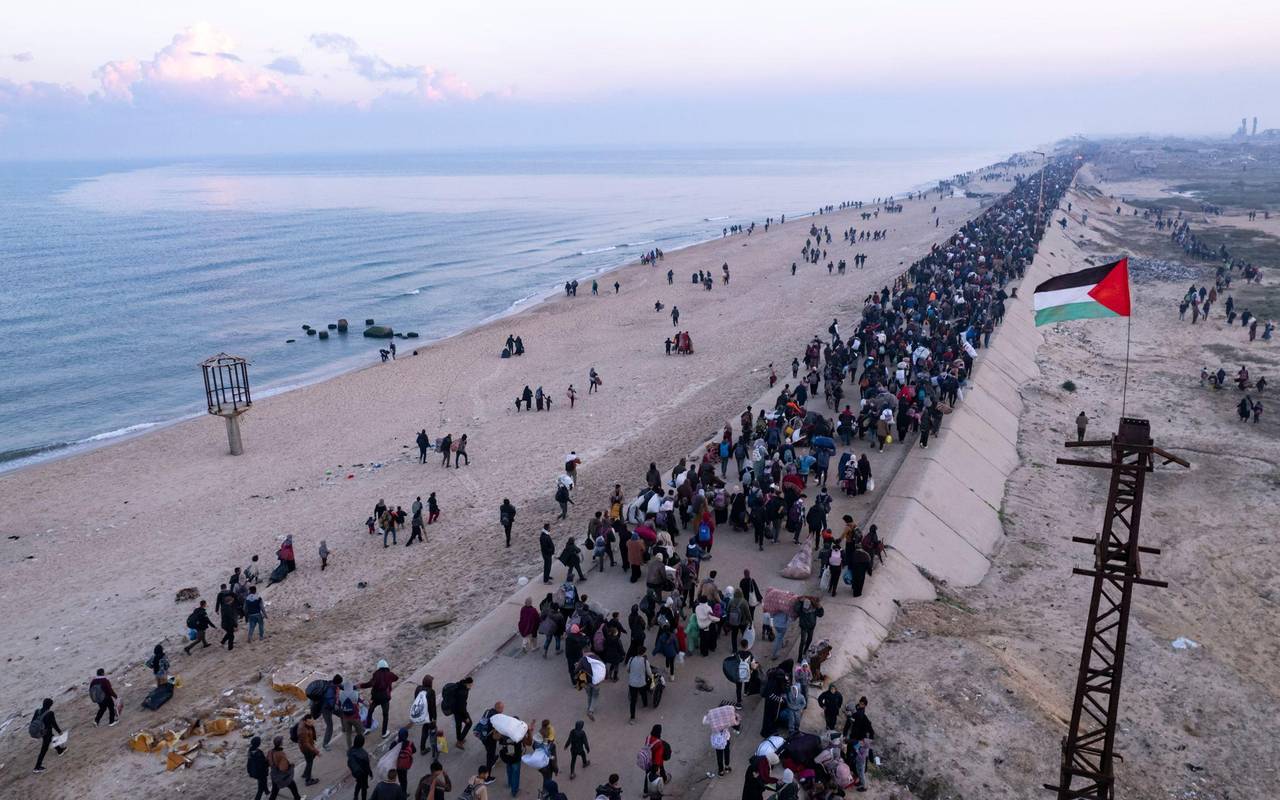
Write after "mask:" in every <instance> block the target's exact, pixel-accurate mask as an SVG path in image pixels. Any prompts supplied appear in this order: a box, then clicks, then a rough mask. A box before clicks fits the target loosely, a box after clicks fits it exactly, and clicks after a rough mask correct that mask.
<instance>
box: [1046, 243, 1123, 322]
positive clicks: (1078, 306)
mask: <svg viewBox="0 0 1280 800" xmlns="http://www.w3.org/2000/svg"><path fill="white" fill-rule="evenodd" d="M1034 300H1035V307H1036V325H1047V324H1049V323H1051V322H1063V321H1065V320H1069V319H1090V318H1093V317H1127V316H1129V259H1127V258H1122V259H1120V260H1119V261H1112V262H1111V263H1110V264H1103V265H1102V266H1100V267H1090V268H1089V269H1082V270H1080V271H1079V272H1068V273H1067V274H1066V275H1058V276H1057V277H1054V278H1050V279H1049V280H1047V281H1045V282H1044V283H1042V284H1040V285H1039V286H1037V287H1036V291H1035V295H1034Z"/></svg>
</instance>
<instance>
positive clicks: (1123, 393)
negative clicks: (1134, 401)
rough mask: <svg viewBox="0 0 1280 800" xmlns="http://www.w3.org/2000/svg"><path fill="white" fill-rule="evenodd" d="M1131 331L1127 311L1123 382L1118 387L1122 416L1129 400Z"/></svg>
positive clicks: (1130, 316)
mask: <svg viewBox="0 0 1280 800" xmlns="http://www.w3.org/2000/svg"><path fill="white" fill-rule="evenodd" d="M1132 333H1133V312H1132V311H1130V312H1129V316H1127V317H1125V325H1124V384H1123V385H1122V386H1121V388H1120V416H1121V417H1123V416H1124V412H1125V408H1126V405H1127V403H1128V400H1129V338H1130V334H1132Z"/></svg>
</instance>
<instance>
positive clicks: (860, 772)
mask: <svg viewBox="0 0 1280 800" xmlns="http://www.w3.org/2000/svg"><path fill="white" fill-rule="evenodd" d="M844 736H845V739H846V740H848V741H849V742H851V743H852V746H853V752H854V757H855V758H854V771H855V773H856V774H857V776H858V791H860V792H865V791H866V790H867V755H868V754H870V752H871V742H872V741H873V740H874V739H875V738H876V729H875V728H874V727H873V726H872V725H871V720H870V719H868V718H867V698H866V697H865V696H864V697H859V698H858V702H857V704H856V705H855V706H854V707H853V711H851V712H850V713H849V716H848V718H847V719H845V723H844Z"/></svg>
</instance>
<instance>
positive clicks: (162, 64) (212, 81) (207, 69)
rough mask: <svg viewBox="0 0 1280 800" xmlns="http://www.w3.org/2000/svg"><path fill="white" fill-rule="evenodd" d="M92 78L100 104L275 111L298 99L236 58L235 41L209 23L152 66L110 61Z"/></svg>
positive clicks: (186, 34) (180, 38) (177, 40)
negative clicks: (190, 105)
mask: <svg viewBox="0 0 1280 800" xmlns="http://www.w3.org/2000/svg"><path fill="white" fill-rule="evenodd" d="M94 77H95V78H97V79H98V85H99V91H98V95H99V96H100V97H101V98H102V99H105V100H110V101H116V102H121V103H130V104H136V103H139V102H145V101H148V100H152V99H160V100H164V101H167V102H175V101H176V102H182V101H188V102H198V103H202V104H205V105H214V106H251V107H264V108H271V107H275V106H278V105H281V104H282V103H284V102H286V101H289V100H291V99H293V98H294V97H295V96H296V94H295V92H294V90H293V88H292V87H290V86H289V85H288V84H287V83H285V82H284V81H283V80H281V79H280V78H278V77H276V76H274V75H272V74H270V73H268V72H266V71H264V70H261V69H258V68H256V67H253V66H250V65H248V64H245V63H244V62H243V61H242V60H241V59H240V58H239V57H237V56H235V42H234V41H232V39H231V37H229V36H227V35H226V34H225V33H223V32H221V31H219V30H217V29H216V28H214V27H213V26H211V25H209V24H208V23H205V22H200V23H196V24H195V25H193V26H191V27H190V28H187V29H186V30H184V31H182V32H181V33H178V34H177V35H175V36H174V37H173V41H172V42H170V43H169V44H168V45H167V46H166V47H164V48H163V49H161V50H160V51H159V52H157V53H156V54H155V56H154V57H153V58H152V59H151V60H149V61H148V60H143V61H139V60H134V59H130V60H125V61H109V62H107V63H106V64H103V65H102V66H101V67H99V68H98V69H97V70H96V71H95V72H94Z"/></svg>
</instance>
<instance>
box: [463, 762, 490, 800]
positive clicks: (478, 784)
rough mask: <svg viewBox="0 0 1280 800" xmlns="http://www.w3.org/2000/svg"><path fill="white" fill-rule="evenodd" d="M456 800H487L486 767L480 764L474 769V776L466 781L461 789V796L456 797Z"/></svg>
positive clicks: (487, 770)
mask: <svg viewBox="0 0 1280 800" xmlns="http://www.w3.org/2000/svg"><path fill="white" fill-rule="evenodd" d="M458 800H489V768H488V767H486V766H485V765H484V764H481V765H480V766H479V767H478V768H477V769H476V774H475V775H474V776H472V778H471V780H469V781H467V785H466V786H464V787H462V794H460V795H458Z"/></svg>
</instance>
